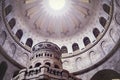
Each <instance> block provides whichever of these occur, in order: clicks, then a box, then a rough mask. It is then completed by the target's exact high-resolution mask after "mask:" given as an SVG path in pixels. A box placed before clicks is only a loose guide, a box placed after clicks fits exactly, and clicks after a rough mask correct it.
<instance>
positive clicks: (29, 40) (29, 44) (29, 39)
mask: <svg viewBox="0 0 120 80" xmlns="http://www.w3.org/2000/svg"><path fill="white" fill-rule="evenodd" d="M26 45H27V46H29V47H30V48H31V47H32V45H33V40H32V39H31V38H28V39H27V41H26Z"/></svg>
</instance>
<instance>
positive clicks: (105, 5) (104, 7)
mask: <svg viewBox="0 0 120 80" xmlns="http://www.w3.org/2000/svg"><path fill="white" fill-rule="evenodd" d="M103 10H104V11H105V12H106V13H107V14H110V6H109V5H108V4H105V3H104V4H103Z"/></svg>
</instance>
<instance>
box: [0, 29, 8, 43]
mask: <svg viewBox="0 0 120 80" xmlns="http://www.w3.org/2000/svg"><path fill="white" fill-rule="evenodd" d="M6 38H7V34H6V32H5V31H2V33H1V34H0V45H4V43H5V40H6Z"/></svg>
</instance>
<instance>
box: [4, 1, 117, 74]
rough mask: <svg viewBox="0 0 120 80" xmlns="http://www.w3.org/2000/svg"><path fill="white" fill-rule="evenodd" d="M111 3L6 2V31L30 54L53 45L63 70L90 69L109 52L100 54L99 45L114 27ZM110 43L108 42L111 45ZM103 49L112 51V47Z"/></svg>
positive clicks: (112, 3)
mask: <svg viewBox="0 0 120 80" xmlns="http://www.w3.org/2000/svg"><path fill="white" fill-rule="evenodd" d="M114 3H115V1H114V0H5V1H3V3H2V4H3V6H2V9H3V13H2V15H3V16H4V17H3V19H4V22H5V24H6V28H7V30H8V32H9V33H10V35H11V36H12V38H13V39H14V41H15V42H16V43H17V44H18V45H19V46H21V47H22V48H23V49H24V50H26V51H28V52H29V53H30V52H31V48H32V46H34V45H35V44H37V43H39V42H43V41H48V42H53V43H55V44H57V45H58V46H59V47H60V48H61V51H62V53H63V55H62V60H63V67H64V68H65V69H68V70H69V71H71V72H77V71H81V70H83V69H87V68H89V67H91V66H93V65H94V64H96V63H98V62H99V61H101V60H102V59H103V58H104V57H106V55H107V54H108V53H109V52H107V53H105V52H103V50H104V48H101V45H102V43H103V42H105V39H109V37H108V36H109V33H110V30H111V28H112V27H113V26H112V20H113V13H114ZM114 23H115V22H113V24H114ZM113 39H114V38H113ZM110 40H111V39H110ZM113 41H114V42H115V40H113ZM113 41H111V42H110V41H109V42H110V45H111V44H112V45H113V44H114V42H113ZM116 41H117V40H116ZM106 46H107V47H108V48H107V49H110V47H111V49H112V48H113V47H114V46H115V45H113V46H109V45H106ZM98 49H99V50H98ZM105 49H106V48H105ZM107 49H106V50H105V51H107ZM97 50H98V52H97V53H96V51H97ZM110 51H111V50H110ZM98 53H101V54H98ZM91 56H92V57H91ZM94 56H95V58H93V57H94ZM17 62H18V61H17ZM18 63H19V62H18ZM80 63H82V65H81V66H78V64H80ZM20 64H22V62H20ZM22 65H23V66H25V64H22ZM68 65H71V67H68Z"/></svg>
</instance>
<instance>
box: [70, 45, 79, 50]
mask: <svg viewBox="0 0 120 80" xmlns="http://www.w3.org/2000/svg"><path fill="white" fill-rule="evenodd" d="M72 49H73V51H76V50H79V45H78V44H77V43H74V44H73V45H72Z"/></svg>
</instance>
